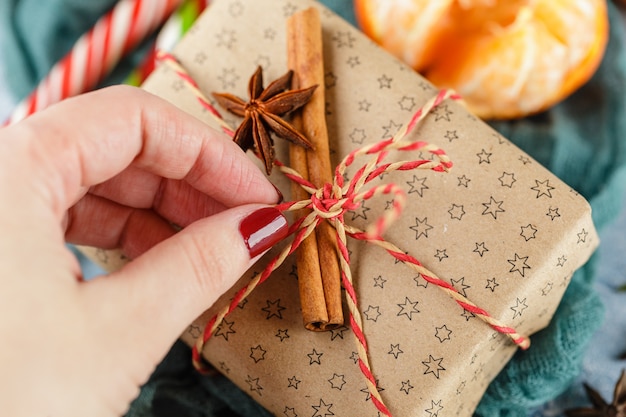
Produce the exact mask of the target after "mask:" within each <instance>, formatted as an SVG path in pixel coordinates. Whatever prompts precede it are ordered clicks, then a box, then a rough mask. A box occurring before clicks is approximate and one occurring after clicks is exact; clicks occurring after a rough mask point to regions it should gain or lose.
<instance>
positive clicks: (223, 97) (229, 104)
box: [213, 66, 317, 175]
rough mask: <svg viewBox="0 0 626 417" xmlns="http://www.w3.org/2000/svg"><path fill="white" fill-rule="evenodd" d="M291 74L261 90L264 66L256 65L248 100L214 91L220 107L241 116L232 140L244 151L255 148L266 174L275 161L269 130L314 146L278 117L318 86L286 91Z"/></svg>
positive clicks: (294, 106)
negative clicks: (263, 164) (241, 119)
mask: <svg viewBox="0 0 626 417" xmlns="http://www.w3.org/2000/svg"><path fill="white" fill-rule="evenodd" d="M292 77H293V71H288V72H287V73H286V74H285V75H283V76H282V77H280V78H278V79H276V80H275V81H273V82H272V83H270V85H268V86H267V88H265V89H264V88H263V69H262V68H261V67H260V66H259V67H258V68H257V70H256V72H255V73H254V75H253V76H252V78H250V82H249V83H248V95H249V97H250V100H249V101H248V102H247V103H246V102H245V101H244V100H242V99H241V98H239V97H237V96H235V95H233V94H229V93H213V97H214V98H215V100H217V102H218V103H219V104H220V106H222V107H224V108H225V109H226V110H228V111H229V112H231V113H233V114H235V115H237V116H240V117H243V121H242V122H241V124H240V125H239V127H238V128H237V130H236V131H235V136H234V137H233V140H234V141H235V143H236V144H237V145H239V146H240V147H241V149H243V150H244V151H247V150H248V149H251V148H254V149H255V150H256V151H257V152H258V154H259V156H260V157H261V159H262V160H263V162H264V163H265V171H266V172H267V174H268V175H269V174H270V173H271V172H272V166H273V164H274V141H273V140H272V136H271V133H272V132H273V133H274V134H275V135H276V136H278V137H281V138H283V139H286V140H288V141H290V142H292V143H295V144H297V145H300V146H303V147H305V148H307V149H311V148H312V147H313V146H312V144H311V142H309V140H308V139H307V138H306V137H304V135H302V134H301V133H300V132H298V131H297V130H296V129H295V128H294V127H293V126H292V125H290V124H289V123H287V122H286V121H285V120H283V119H282V118H281V116H284V115H286V114H288V113H290V112H292V111H294V110H296V109H298V108H300V107H302V106H304V105H305V104H306V103H307V102H308V101H309V100H310V99H311V96H312V95H313V92H314V91H315V89H316V88H317V85H314V86H312V87H308V88H303V89H300V90H289V86H290V85H291V79H292Z"/></svg>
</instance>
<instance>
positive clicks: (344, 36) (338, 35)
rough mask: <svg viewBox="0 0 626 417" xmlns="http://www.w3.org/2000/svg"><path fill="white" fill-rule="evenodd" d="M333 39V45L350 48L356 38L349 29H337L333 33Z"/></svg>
mask: <svg viewBox="0 0 626 417" xmlns="http://www.w3.org/2000/svg"><path fill="white" fill-rule="evenodd" d="M333 41H334V42H335V45H337V48H352V47H353V46H354V42H355V41H356V38H355V37H354V35H352V33H351V32H350V31H345V32H343V31H337V32H335V34H334V35H333Z"/></svg>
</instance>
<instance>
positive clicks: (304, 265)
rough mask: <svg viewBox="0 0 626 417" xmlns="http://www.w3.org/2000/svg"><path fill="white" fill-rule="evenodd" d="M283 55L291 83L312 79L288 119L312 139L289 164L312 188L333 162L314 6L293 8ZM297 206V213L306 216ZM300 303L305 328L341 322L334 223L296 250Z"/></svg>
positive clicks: (299, 193)
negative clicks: (306, 97) (310, 88)
mask: <svg viewBox="0 0 626 417" xmlns="http://www.w3.org/2000/svg"><path fill="white" fill-rule="evenodd" d="M287 51H288V53H287V56H288V65H289V67H290V69H292V70H294V77H293V83H294V85H293V86H292V88H301V87H306V86H311V85H315V84H317V85H318V87H317V89H316V91H315V93H314V94H313V97H312V98H311V100H310V101H309V102H308V103H307V104H306V105H305V106H304V107H303V108H302V111H301V112H300V113H297V114H294V115H293V118H292V124H293V125H294V127H296V129H298V130H300V131H301V132H302V133H303V134H304V135H305V136H306V137H307V138H308V139H309V140H310V141H311V142H312V143H313V146H314V148H313V149H312V150H306V149H304V148H302V147H300V146H297V145H290V147H289V158H290V165H291V167H292V168H293V169H295V170H296V171H298V172H299V173H300V174H301V175H302V176H303V177H304V178H306V179H308V180H309V181H310V182H312V183H313V184H314V185H315V186H316V187H318V188H319V187H322V186H323V185H324V184H325V183H329V182H332V175H333V173H332V166H331V163H330V151H329V145H328V131H327V128H326V116H325V112H326V109H325V99H324V60H323V51H322V29H321V22H320V16H319V11H318V9H316V8H313V7H312V8H309V9H306V10H303V11H300V12H297V13H295V14H294V15H292V16H291V17H290V18H289V19H288V20H287ZM292 197H293V199H296V200H302V199H306V198H308V197H309V196H308V195H307V194H306V192H305V191H304V190H303V189H302V188H300V186H299V185H297V184H295V183H294V184H293V185H292ZM307 214H309V211H308V210H300V212H299V213H296V216H298V217H301V216H306V215H307ZM296 262H297V266H298V282H299V291H300V302H301V306H302V315H303V320H304V325H305V327H306V328H307V329H309V330H314V331H323V330H330V329H333V328H336V327H339V326H341V325H343V311H342V306H341V278H340V277H341V275H340V274H341V273H340V268H339V259H338V254H337V241H336V237H335V231H334V228H333V227H332V226H331V225H330V224H328V222H326V221H323V222H321V223H320V224H319V226H318V227H317V228H316V230H315V233H312V234H311V235H309V237H307V238H306V239H305V240H304V241H303V242H302V244H301V245H300V247H299V249H298V251H297V253H296Z"/></svg>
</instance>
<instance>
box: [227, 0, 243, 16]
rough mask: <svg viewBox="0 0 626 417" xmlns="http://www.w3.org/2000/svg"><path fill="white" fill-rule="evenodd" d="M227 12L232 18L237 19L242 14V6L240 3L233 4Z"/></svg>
mask: <svg viewBox="0 0 626 417" xmlns="http://www.w3.org/2000/svg"><path fill="white" fill-rule="evenodd" d="M228 11H229V13H230V15H231V16H232V17H239V16H241V14H242V13H243V5H242V4H241V3H240V2H238V1H237V2H234V3H232V4H231V5H230V7H229V8H228Z"/></svg>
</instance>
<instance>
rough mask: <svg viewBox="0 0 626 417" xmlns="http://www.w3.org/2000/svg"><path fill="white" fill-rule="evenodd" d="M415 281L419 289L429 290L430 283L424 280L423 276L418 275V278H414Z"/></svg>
mask: <svg viewBox="0 0 626 417" xmlns="http://www.w3.org/2000/svg"><path fill="white" fill-rule="evenodd" d="M413 281H415V283H416V284H417V286H418V287H424V288H428V281H426V280H425V279H424V278H422V275H421V274H417V276H415V277H413Z"/></svg>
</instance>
